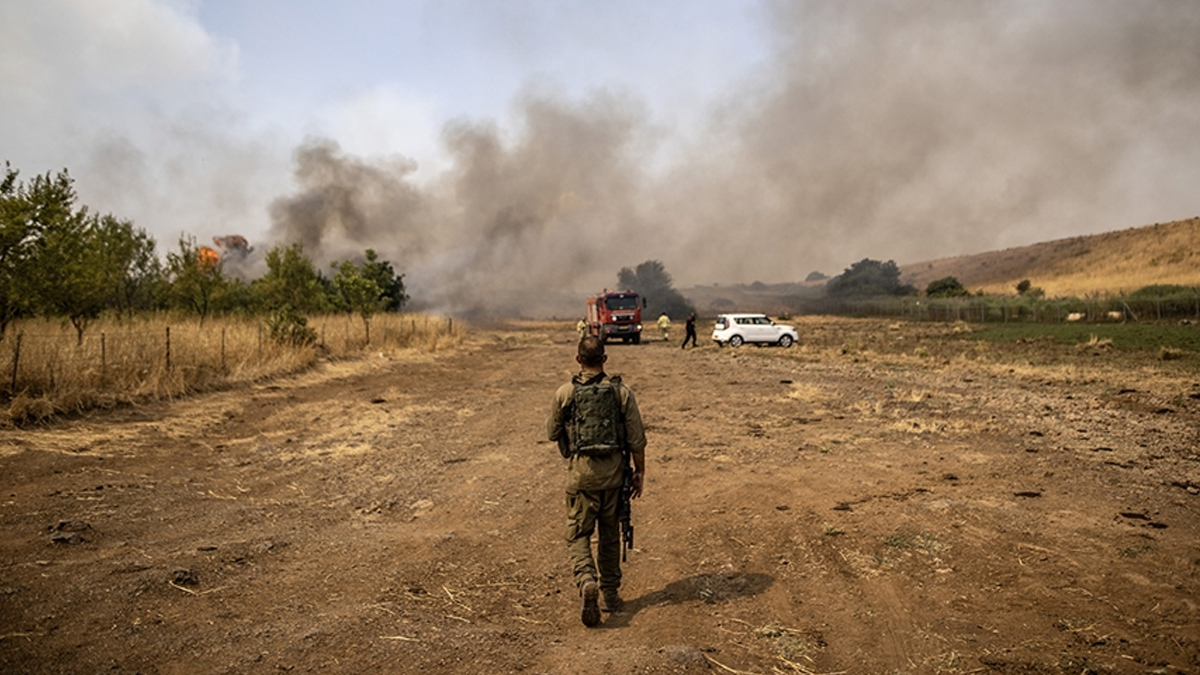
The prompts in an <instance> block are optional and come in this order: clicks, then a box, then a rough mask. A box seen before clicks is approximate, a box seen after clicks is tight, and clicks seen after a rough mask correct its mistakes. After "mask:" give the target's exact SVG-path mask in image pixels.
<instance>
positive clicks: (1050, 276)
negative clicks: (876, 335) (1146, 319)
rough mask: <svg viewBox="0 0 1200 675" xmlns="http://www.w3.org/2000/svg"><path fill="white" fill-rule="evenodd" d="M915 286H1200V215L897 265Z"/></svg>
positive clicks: (1052, 290)
mask: <svg viewBox="0 0 1200 675" xmlns="http://www.w3.org/2000/svg"><path fill="white" fill-rule="evenodd" d="M900 270H901V272H902V278H903V280H904V281H905V282H906V283H911V284H912V285H914V286H916V287H917V288H918V289H922V290H923V289H924V288H925V287H926V286H927V285H928V284H929V282H931V281H933V280H935V279H941V278H944V277H948V276H953V277H956V278H957V279H958V280H959V281H960V282H962V284H963V285H964V286H966V287H967V288H968V289H970V290H972V291H977V290H983V291H985V292H987V293H1013V292H1014V291H1013V289H1014V287H1015V286H1016V285H1017V283H1019V282H1020V281H1021V280H1022V279H1029V280H1030V281H1031V282H1032V283H1033V285H1034V286H1039V287H1041V288H1043V289H1044V290H1045V291H1046V294H1047V295H1049V296H1068V295H1074V296H1083V295H1086V294H1089V293H1128V292H1132V291H1135V290H1137V289H1139V288H1141V287H1143V286H1149V285H1151V284H1179V285H1183V286H1196V285H1200V218H1192V219H1189V220H1179V221H1175V222H1172V223H1162V224H1155V225H1147V226H1145V227H1137V228H1132V229H1128V230H1120V231H1117V232H1106V233H1104V234H1096V235H1090V236H1086V237H1072V238H1070V239H1058V240H1055V241H1048V242H1044V243H1041V244H1033V245H1031V246H1022V247H1019V248H1009V249H1005V250H1003V251H991V252H988V253H980V254H976V255H967V256H958V257H954V258H942V259H940V260H932V261H928V262H921V263H914V264H911V265H903V266H901V268H900Z"/></svg>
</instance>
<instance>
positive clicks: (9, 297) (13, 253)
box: [0, 162, 40, 338]
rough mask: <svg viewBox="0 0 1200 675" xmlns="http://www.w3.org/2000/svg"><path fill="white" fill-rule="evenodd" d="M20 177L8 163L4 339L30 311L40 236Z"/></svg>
mask: <svg viewBox="0 0 1200 675" xmlns="http://www.w3.org/2000/svg"><path fill="white" fill-rule="evenodd" d="M18 173H19V172H18V171H17V170H16V169H13V168H12V166H11V165H10V164H9V163H8V162H5V163H4V176H3V178H2V179H0V338H2V337H3V336H4V332H5V331H6V330H7V329H8V324H9V323H10V322H11V321H12V320H13V319H15V318H16V317H18V316H19V315H20V314H21V313H22V312H23V311H25V310H26V304H27V302H28V300H29V289H28V287H27V286H26V281H27V280H28V270H29V268H30V266H31V265H30V263H31V260H30V259H31V256H32V246H33V241H34V239H35V238H36V237H37V235H38V233H39V232H40V227H39V225H38V223H37V222H36V220H35V219H34V217H33V215H34V214H33V208H32V206H31V205H30V203H29V200H28V199H27V198H26V191H25V187H24V186H23V185H21V184H20V183H18V182H17V176H18Z"/></svg>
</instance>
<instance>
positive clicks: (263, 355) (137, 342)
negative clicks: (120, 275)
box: [0, 314, 462, 408]
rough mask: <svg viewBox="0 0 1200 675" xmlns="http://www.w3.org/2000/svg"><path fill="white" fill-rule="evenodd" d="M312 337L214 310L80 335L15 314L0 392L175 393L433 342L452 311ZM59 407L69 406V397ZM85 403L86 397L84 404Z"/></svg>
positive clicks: (315, 325) (1, 345)
mask: <svg viewBox="0 0 1200 675" xmlns="http://www.w3.org/2000/svg"><path fill="white" fill-rule="evenodd" d="M308 326H309V327H310V328H311V329H312V331H313V335H314V336H315V338H316V339H315V341H314V342H313V343H311V344H295V343H289V342H287V341H279V340H275V339H272V338H271V334H270V329H269V327H268V325H267V323H266V322H264V321H260V320H257V319H217V320H210V321H208V322H206V323H205V324H203V325H202V324H200V323H199V322H198V321H191V322H189V321H177V322H167V321H159V320H148V321H146V322H144V323H143V324H142V325H120V324H115V322H114V323H113V324H110V325H105V326H102V327H93V329H92V330H90V331H88V332H86V333H84V334H83V336H82V338H80V336H79V335H78V334H77V333H76V332H75V330H74V329H73V328H71V327H70V326H69V325H63V324H59V323H55V322H51V321H28V322H24V323H21V322H18V323H17V324H16V325H14V326H11V327H10V329H9V331H8V332H7V333H6V335H5V336H4V338H3V339H0V368H4V372H3V373H2V375H0V378H2V379H0V397H4V398H6V399H7V400H10V401H11V400H12V399H13V398H15V397H17V396H25V397H43V396H53V397H59V398H61V397H63V396H65V397H66V398H67V399H70V398H72V396H75V397H79V396H82V397H84V398H87V397H89V396H91V397H94V396H96V395H104V394H108V395H112V394H117V395H121V394H128V395H133V396H139V395H174V394H178V393H183V392H186V391H188V390H192V389H197V388H203V387H205V386H210V385H213V384H214V383H218V382H236V381H245V380H255V379H260V378H264V377H270V376H273V375H279V374H283V373H287V372H294V371H296V370H299V369H300V368H302V367H305V366H306V365H308V364H311V363H312V362H313V361H314V360H315V359H316V358H318V357H319V356H322V355H326V356H333V357H340V356H347V355H351V354H355V353H359V352H361V351H362V350H364V349H367V348H370V349H375V348H379V349H385V350H386V349H398V348H405V347H418V348H426V349H436V348H437V346H438V345H439V344H440V343H444V342H445V341H446V340H447V339H450V340H456V339H457V338H458V337H459V336H460V334H461V329H462V327H461V326H456V325H455V323H454V321H453V319H445V318H441V317H430V316H425V315H400V314H384V315H376V316H375V317H374V318H373V319H372V322H371V328H370V340H369V341H368V339H367V329H366V325H365V324H364V322H363V321H362V320H361V319H360V318H359V317H357V316H353V315H351V316H347V315H330V316H320V317H316V318H314V319H311V320H310V321H309V323H308ZM66 405H67V407H68V408H69V407H72V406H71V404H70V402H69V401H68V403H67V404H66ZM84 407H86V406H84Z"/></svg>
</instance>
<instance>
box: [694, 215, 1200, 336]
mask: <svg viewBox="0 0 1200 675" xmlns="http://www.w3.org/2000/svg"><path fill="white" fill-rule="evenodd" d="M877 259H882V260H886V259H887V258H886V257H885V256H883V255H880V256H878V257H877ZM852 262H854V261H847V263H846V265H847V266H849V265H850V264H851V263H852ZM897 262H900V261H897ZM900 272H901V280H902V281H903V282H904V283H906V284H912V285H913V286H915V287H916V288H918V289H920V290H922V291H923V290H924V289H925V287H926V286H928V285H929V282H931V281H934V280H935V279H941V278H944V277H955V278H957V279H958V280H959V282H961V283H962V285H963V286H965V287H967V288H968V289H969V290H970V291H971V292H977V291H980V290H982V291H984V292H985V293H990V294H1004V295H1012V294H1014V293H1015V292H1016V290H1015V289H1016V285H1017V284H1018V283H1020V282H1021V281H1022V280H1024V279H1029V281H1030V282H1031V283H1032V284H1033V285H1034V286H1037V287H1040V288H1042V289H1043V290H1045V291H1046V295H1047V296H1048V297H1067V296H1075V297H1084V296H1087V295H1094V294H1099V295H1105V294H1119V293H1131V292H1133V291H1136V290H1137V289H1139V288H1142V287H1144V286H1149V285H1151V284H1178V285H1181V286H1200V218H1191V219H1189V220H1179V221H1175V222H1172V223H1162V224H1155V225H1148V226H1145V227H1136V228H1131V229H1128V230H1119V231H1116V232H1106V233H1104V234H1095V235H1089V236H1084V237H1071V238H1068V239H1057V240H1054V241H1048V242H1043V243H1040V244H1033V245H1031V246H1021V247H1017V248H1008V249H1004V250H1002V251H989V252H987V253H978V254H975V255H964V256H957V257H953V258H942V259H939V260H930V261H925V262H918V263H910V264H901V265H900ZM826 283H827V281H826V280H822V281H816V282H799V283H786V284H762V283H757V282H756V283H754V284H728V285H726V284H711V285H697V286H693V287H691V288H687V289H683V291H682V292H683V294H684V296H685V297H686V298H687V299H688V300H690V301H691V302H692V303H693V304H694V305H695V306H696V308H697V309H698V310H699V311H700V312H701V313H702V314H715V313H718V312H728V311H755V312H767V313H768V314H772V315H777V314H788V313H790V312H795V311H797V309H800V311H801V312H803V307H804V306H805V301H806V300H813V299H814V298H817V297H819V296H820V295H821V294H822V292H823V289H824V287H825V284H826Z"/></svg>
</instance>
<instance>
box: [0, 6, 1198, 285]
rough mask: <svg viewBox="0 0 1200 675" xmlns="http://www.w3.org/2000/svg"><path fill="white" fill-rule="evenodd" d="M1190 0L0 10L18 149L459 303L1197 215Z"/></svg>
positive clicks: (26, 171) (776, 278)
mask: <svg viewBox="0 0 1200 675" xmlns="http://www.w3.org/2000/svg"><path fill="white" fill-rule="evenodd" d="M1197 35H1200V2H1195V1H1194V0H1157V1H1150V0H1055V1H1054V2H1045V1H1044V0H1029V1H1016V0H1011V1H1005V0H986V1H984V0H979V1H972V0H937V1H934V0H904V1H900V0H897V1H890V2H889V1H885V0H879V1H871V0H858V1H855V2H845V1H843V0H827V1H823V2H803V1H799V0H794V1H781V2H771V1H767V0H763V1H752V0H724V1H715V0H713V1H705V0H680V1H677V2H647V1H645V0H641V1H608V2H594V1H574V0H562V1H557V2H552V1H550V0H541V1H533V0H527V1H520V0H508V1H505V2H485V1H483V0H475V1H472V2H468V1H465V0H442V1H429V2H422V1H418V0H410V1H403V0H399V1H394V2H382V1H378V2H369V1H366V0H340V1H336V2H335V1H333V0H329V1H317V0H286V1H285V0H239V1H234V0H222V1H197V0H192V1H187V0H0V160H8V161H10V162H12V164H13V166H14V167H15V168H17V169H19V170H20V171H21V172H22V175H23V176H25V177H29V176H32V175H33V174H37V173H44V172H47V171H57V170H59V169H62V168H64V167H65V168H68V169H69V170H70V172H71V173H72V175H73V176H74V177H75V179H76V181H77V182H76V185H77V188H78V190H79V194H80V197H81V201H82V202H84V203H86V204H88V205H89V206H90V207H92V208H93V209H94V210H98V211H101V212H112V213H114V214H115V215H117V216H119V217H124V218H131V219H133V220H134V221H135V223H136V224H137V225H139V226H141V227H143V228H145V229H147V230H149V231H150V232H151V233H152V234H154V235H155V236H156V238H157V239H158V241H159V248H160V251H162V250H165V249H167V248H171V247H173V246H174V245H175V242H176V241H177V240H178V238H179V236H180V234H181V233H187V234H190V235H194V236H196V237H197V238H198V239H199V240H200V241H201V242H202V243H204V242H207V241H208V240H209V239H210V238H211V237H212V236H214V235H222V234H230V233H240V234H243V235H245V236H247V237H248V238H249V239H251V241H252V242H253V243H255V244H257V245H258V247H259V249H260V250H262V249H265V248H266V247H268V246H270V245H271V244H272V243H277V242H287V241H302V242H304V244H305V246H306V249H307V250H309V252H310V254H312V255H313V256H314V257H315V258H316V259H317V260H318V261H320V262H322V263H323V264H324V263H327V262H329V261H330V260H333V259H335V258H339V257H345V256H348V255H353V254H354V253H355V252H361V251H362V250H363V249H364V248H367V247H372V248H375V249H377V250H378V251H380V253H381V254H383V255H384V256H385V257H387V258H388V259H390V260H392V261H393V262H394V263H395V264H396V267H397V269H399V270H401V271H404V272H405V273H407V274H408V275H409V276H408V279H409V282H410V285H412V286H414V289H413V290H414V291H416V292H418V293H420V292H425V293H427V294H428V295H431V296H432V295H438V296H440V297H441V301H443V302H445V303H446V305H447V306H448V307H455V306H457V307H463V306H467V305H469V304H470V303H471V302H473V298H474V297H477V291H478V290H480V289H514V288H518V287H524V288H530V287H532V288H559V289H563V288H565V289H571V290H580V291H587V290H591V287H592V286H594V285H602V284H605V283H612V282H614V281H615V276H616V271H617V270H618V269H619V268H620V267H622V266H631V267H632V266H634V265H636V264H638V263H640V262H642V261H644V260H647V259H658V260H661V261H663V263H664V264H665V265H666V268H667V270H668V271H669V272H671V273H672V274H673V275H674V276H675V278H676V280H677V282H678V283H679V284H680V285H690V284H693V283H707V282H723V283H730V282H749V281H754V280H762V281H766V282H782V281H795V280H800V279H803V278H804V277H805V276H806V275H807V274H808V273H809V272H810V271H813V270H819V271H823V272H825V273H828V274H836V273H838V272H840V271H841V270H842V269H843V268H845V267H847V266H849V265H850V264H851V263H853V262H855V261H857V260H860V259H862V258H864V257H870V258H875V259H883V260H886V259H894V260H896V261H897V262H898V263H900V264H906V263H911V262H917V261H921V260H925V259H931V258H936V257H944V256H949V255H955V254H960V253H970V252H977V251H983V250H990V249H995V248H1004V247H1008V246H1016V245H1024V244H1029V243H1034V242H1038V241H1045V240H1049V239H1054V238H1059V237H1064V236H1072V235H1078V234H1089V233H1095V232H1102V231H1108V230H1114V229H1123V228H1126V227H1133V226H1138V225H1144V224H1149V223H1153V222H1159V221H1168V220H1174V219H1179V218H1187V217H1192V216H1195V215H1200V189H1198V188H1197V186H1198V185H1200V41H1198V40H1197V39H1196V36H1197Z"/></svg>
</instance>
